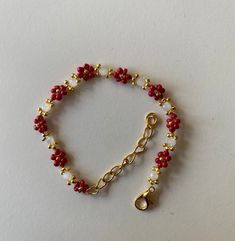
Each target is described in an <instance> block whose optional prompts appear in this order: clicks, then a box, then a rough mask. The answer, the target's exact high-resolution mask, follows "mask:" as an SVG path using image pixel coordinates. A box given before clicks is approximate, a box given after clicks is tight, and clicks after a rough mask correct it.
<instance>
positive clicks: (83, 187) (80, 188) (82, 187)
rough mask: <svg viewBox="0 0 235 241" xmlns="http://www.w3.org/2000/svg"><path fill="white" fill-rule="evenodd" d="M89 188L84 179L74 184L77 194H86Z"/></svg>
mask: <svg viewBox="0 0 235 241" xmlns="http://www.w3.org/2000/svg"><path fill="white" fill-rule="evenodd" d="M88 188H89V185H88V184H87V183H86V182H85V181H84V180H83V179H81V180H79V181H75V182H74V188H73V189H74V191H75V192H83V193H85V192H86V191H87V189H88Z"/></svg>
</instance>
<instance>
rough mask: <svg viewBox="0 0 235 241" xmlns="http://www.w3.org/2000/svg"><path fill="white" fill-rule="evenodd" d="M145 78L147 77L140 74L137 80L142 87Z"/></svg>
mask: <svg viewBox="0 0 235 241" xmlns="http://www.w3.org/2000/svg"><path fill="white" fill-rule="evenodd" d="M144 80H145V77H143V76H139V77H138V78H137V80H136V85H138V86H140V87H142V86H143V85H144Z"/></svg>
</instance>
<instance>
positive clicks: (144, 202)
mask: <svg viewBox="0 0 235 241" xmlns="http://www.w3.org/2000/svg"><path fill="white" fill-rule="evenodd" d="M154 191H155V188H154V187H153V186H151V187H149V188H148V189H147V190H146V191H145V192H144V193H142V194H141V195H140V196H139V197H137V198H136V200H135V207H136V208H137V209H138V210H140V211H144V210H146V209H148V207H149V205H150V204H153V202H152V200H151V193H153V192H154Z"/></svg>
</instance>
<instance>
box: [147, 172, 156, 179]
mask: <svg viewBox="0 0 235 241" xmlns="http://www.w3.org/2000/svg"><path fill="white" fill-rule="evenodd" d="M149 177H150V179H152V180H157V179H158V174H157V172H155V171H152V172H151V173H150V175H149Z"/></svg>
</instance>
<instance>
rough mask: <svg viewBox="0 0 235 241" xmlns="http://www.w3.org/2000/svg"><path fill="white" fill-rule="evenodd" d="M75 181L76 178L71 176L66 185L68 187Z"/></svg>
mask: <svg viewBox="0 0 235 241" xmlns="http://www.w3.org/2000/svg"><path fill="white" fill-rule="evenodd" d="M75 179H76V177H75V176H72V178H71V179H70V180H68V181H67V185H68V186H70V185H71V184H72V183H74V181H75Z"/></svg>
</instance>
